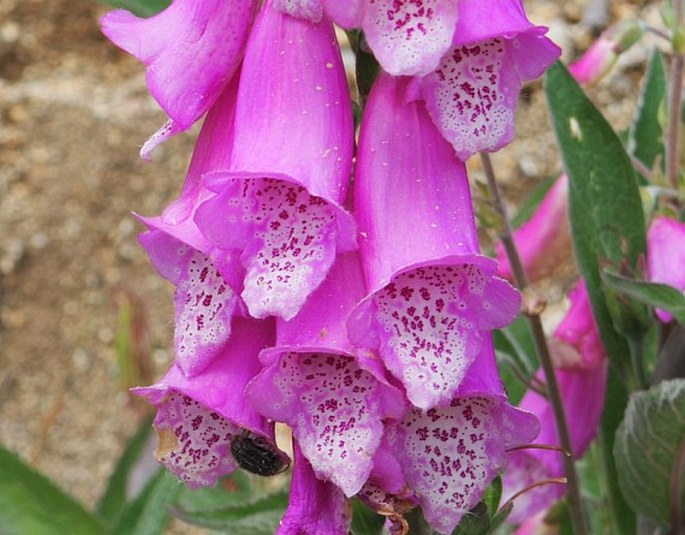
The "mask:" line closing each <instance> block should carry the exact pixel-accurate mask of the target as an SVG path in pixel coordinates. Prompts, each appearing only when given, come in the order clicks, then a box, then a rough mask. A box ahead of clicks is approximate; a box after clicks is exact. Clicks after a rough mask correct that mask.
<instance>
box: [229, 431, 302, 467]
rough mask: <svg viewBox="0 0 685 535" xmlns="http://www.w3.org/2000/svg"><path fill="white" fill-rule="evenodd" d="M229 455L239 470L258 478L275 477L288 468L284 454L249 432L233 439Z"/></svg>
mask: <svg viewBox="0 0 685 535" xmlns="http://www.w3.org/2000/svg"><path fill="white" fill-rule="evenodd" d="M231 453H232V454H233V457H234V458H235V460H236V462H237V463H238V465H239V466H240V467H241V468H243V469H244V470H247V471H248V472H252V473H253V474H257V475H258V476H275V475H276V474H280V473H281V472H283V471H285V470H287V469H288V467H289V466H290V459H289V458H288V456H287V455H286V454H285V453H283V452H282V451H281V450H279V449H278V448H277V447H276V446H274V445H273V444H271V443H269V441H267V440H266V439H265V438H264V437H260V436H259V435H255V434H254V433H251V432H249V431H243V432H242V433H241V434H240V435H236V436H234V437H233V440H232V441H231Z"/></svg>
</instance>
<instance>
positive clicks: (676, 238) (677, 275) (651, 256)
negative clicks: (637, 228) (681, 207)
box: [647, 216, 685, 323]
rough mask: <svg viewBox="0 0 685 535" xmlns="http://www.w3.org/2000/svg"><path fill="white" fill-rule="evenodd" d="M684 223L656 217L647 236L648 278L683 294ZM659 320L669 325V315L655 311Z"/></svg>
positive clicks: (684, 269) (684, 285) (662, 311)
mask: <svg viewBox="0 0 685 535" xmlns="http://www.w3.org/2000/svg"><path fill="white" fill-rule="evenodd" d="M683 266H685V223H681V222H680V221H677V220H675V219H671V218H669V217H664V216H657V217H655V218H654V220H653V221H652V224H651V225H650V227H649V232H648V233H647V275H648V277H649V280H650V281H652V282H660V283H662V284H668V285H670V286H673V287H674V288H677V289H678V290H680V291H681V292H685V268H684V267H683ZM656 314H657V316H658V317H659V319H660V320H661V321H663V322H664V323H668V322H669V321H671V319H672V316H671V315H670V314H669V313H668V312H666V311H665V310H661V309H657V310H656Z"/></svg>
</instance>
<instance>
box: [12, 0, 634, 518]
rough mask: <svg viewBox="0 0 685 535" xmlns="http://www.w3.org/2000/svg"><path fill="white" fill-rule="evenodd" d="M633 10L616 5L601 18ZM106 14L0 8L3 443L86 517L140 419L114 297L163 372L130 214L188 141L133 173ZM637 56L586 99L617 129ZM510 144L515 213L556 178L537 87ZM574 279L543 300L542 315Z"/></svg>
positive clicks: (573, 9) (157, 120)
mask: <svg viewBox="0 0 685 535" xmlns="http://www.w3.org/2000/svg"><path fill="white" fill-rule="evenodd" d="M528 4H529V7H530V8H531V14H532V18H533V19H534V20H535V21H536V22H539V23H545V24H547V25H550V26H551V27H552V35H553V36H554V37H555V38H556V39H557V40H558V41H559V42H560V44H562V46H563V47H564V49H565V53H566V55H567V56H569V57H572V56H574V55H575V54H576V53H577V51H578V49H580V48H582V47H584V46H586V45H587V43H588V42H589V32H588V27H587V25H585V26H583V25H582V24H578V22H579V21H580V20H581V19H582V18H583V13H584V7H583V6H584V5H585V2H582V1H578V2H562V1H561V0H559V1H558V2H553V1H544V0H537V1H531V2H529V3H528ZM637 10H638V6H637V4H635V3H631V2H615V3H614V6H613V12H612V13H613V14H612V18H615V17H616V16H617V15H620V16H623V15H625V14H626V13H628V14H629V13H635V12H637ZM104 11H105V9H104V8H103V7H102V6H101V5H100V4H98V3H96V2H94V1H92V0H69V1H68V0H50V1H47V0H43V1H41V0H0V442H1V443H2V444H4V445H6V446H7V447H9V448H11V449H12V450H14V451H17V452H18V453H19V454H20V455H21V456H22V457H23V458H24V459H26V460H27V461H28V462H30V463H31V464H32V465H33V466H34V467H35V468H37V469H39V470H41V471H43V472H45V473H46V474H47V475H48V476H50V477H51V478H53V479H54V480H55V481H56V482H57V483H58V484H59V485H61V486H62V487H63V488H64V489H66V490H67V491H68V492H70V493H73V494H74V495H75V496H76V497H77V498H78V499H80V500H83V502H84V503H85V504H86V505H87V506H93V505H94V503H95V502H96V500H97V497H98V496H99V495H100V493H101V492H102V491H103V489H104V486H105V483H106V479H107V476H108V474H109V473H110V471H111V470H112V468H113V463H114V462H115V460H116V458H117V456H118V455H119V454H120V452H121V450H122V447H123V445H124V444H125V441H126V439H127V437H128V436H130V435H131V434H132V433H133V431H134V430H135V429H136V427H137V425H138V422H139V420H140V417H141V412H140V410H137V409H136V408H135V407H134V406H132V405H131V403H130V399H129V396H128V394H127V393H126V392H125V389H124V385H123V384H122V381H121V380H120V379H119V378H118V367H117V363H116V352H115V337H116V335H117V330H118V316H119V308H118V307H119V304H120V303H121V302H122V296H123V295H127V293H128V295H131V296H133V299H134V301H139V302H140V303H142V304H141V305H139V306H137V309H136V310H137V311H138V313H140V314H143V315H144V316H145V318H146V321H147V325H148V328H147V331H146V332H147V336H148V339H149V343H150V354H149V366H150V367H151V374H152V377H154V378H155V379H156V378H157V377H159V375H160V374H161V373H162V372H163V370H164V369H165V366H166V365H167V364H168V362H169V360H170V358H171V354H170V350H169V348H170V343H171V340H172V332H173V325H172V307H171V288H170V286H169V285H168V284H167V283H166V282H165V281H163V280H162V279H161V278H160V277H158V276H157V275H156V274H155V273H154V272H153V270H152V268H151V267H150V266H149V264H148V262H147V260H146V258H145V255H144V254H143V252H142V250H141V249H140V248H139V247H138V245H137V241H136V234H137V233H138V232H139V231H140V230H141V226H140V225H139V224H138V223H137V222H136V221H135V220H134V219H133V217H132V216H131V212H138V213H141V214H148V215H152V214H156V213H158V212H159V211H161V209H162V208H163V206H164V205H165V203H166V202H168V201H170V200H171V199H172V198H173V196H174V195H175V194H176V193H177V192H178V190H179V189H180V186H181V183H182V180H183V177H184V173H185V168H186V165H187V162H188V160H189V158H190V154H191V147H192V139H193V137H194V136H193V135H184V136H180V137H179V138H178V139H175V140H172V141H171V142H169V143H167V144H166V145H165V146H163V147H162V148H161V149H160V150H158V152H157V153H156V154H155V163H154V164H145V163H143V162H141V161H140V160H138V158H137V152H138V148H139V147H140V145H141V144H142V143H143V141H144V140H145V138H146V136H147V135H149V134H150V133H151V132H153V131H154V130H155V129H156V128H157V126H159V125H160V124H161V123H162V122H163V120H164V117H163V115H162V113H161V112H160V111H159V110H158V108H157V106H156V104H155V103H154V102H153V101H152V100H151V99H150V98H149V97H148V95H147V93H146V89H145V83H144V73H143V69H142V67H141V66H140V65H139V64H138V63H137V62H136V61H135V60H133V59H132V58H129V57H127V56H125V55H124V54H123V53H121V52H120V51H118V50H117V49H116V48H115V47H114V46H111V45H110V44H109V43H107V42H106V40H105V39H104V38H103V37H102V36H101V35H100V33H99V29H98V18H99V16H100V15H101V14H102V13H104ZM640 54H641V56H640ZM644 56H645V51H644V50H643V51H642V52H640V51H637V52H636V58H637V59H632V60H631V61H632V63H631V62H627V63H626V66H625V68H623V69H621V70H620V71H619V73H618V74H617V75H616V76H614V77H612V78H611V79H610V80H608V81H607V82H605V83H604V84H602V85H600V87H599V88H597V89H596V90H595V91H594V93H593V96H594V97H595V98H596V99H597V100H598V101H599V102H601V103H603V107H604V109H605V110H606V112H607V114H608V116H609V117H610V118H611V120H612V121H613V122H614V123H615V124H618V125H619V126H625V125H626V124H627V121H628V119H629V117H630V115H631V114H632V109H633V108H634V105H635V98H636V94H637V81H638V80H639V74H640V67H639V61H640V59H641V58H643V57H644ZM519 133H520V140H518V141H517V142H516V143H515V144H514V145H513V146H511V147H510V148H508V149H507V150H506V151H505V152H504V153H503V154H500V155H497V156H496V158H495V162H496V164H497V167H498V169H499V173H500V176H501V177H502V178H503V180H504V182H505V190H506V191H507V193H508V194H509V196H510V199H512V200H513V201H514V202H516V201H518V200H520V199H521V198H522V196H523V195H524V194H525V192H527V191H529V190H530V189H531V188H532V187H534V185H535V184H537V183H538V182H539V181H540V180H541V179H543V178H545V177H546V176H548V175H551V174H554V173H556V172H558V170H559V164H558V161H557V158H556V151H555V148H554V140H553V136H552V135H551V132H550V129H549V124H548V119H547V115H546V112H545V110H544V94H543V93H542V86H541V84H540V83H533V84H531V85H530V86H529V87H527V88H526V90H525V92H524V98H522V104H521V111H520V115H519ZM474 170H475V171H476V173H475V174H476V175H477V165H475V166H474ZM569 280H570V279H569V278H568V272H567V273H566V274H565V278H562V279H561V281H555V284H553V285H551V286H549V288H550V289H551V290H550V291H551V292H552V293H551V295H552V298H553V300H554V299H556V300H557V301H558V300H559V298H560V296H561V295H562V293H563V291H562V290H563V289H564V288H565V287H566V286H567V285H568V283H569ZM126 292H127V293H126ZM555 296H556V297H555ZM177 529H178V528H177Z"/></svg>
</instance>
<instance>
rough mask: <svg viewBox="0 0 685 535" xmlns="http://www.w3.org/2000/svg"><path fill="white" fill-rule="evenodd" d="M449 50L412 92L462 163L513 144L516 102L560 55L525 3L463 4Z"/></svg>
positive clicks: (478, 0)
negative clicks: (528, 83)
mask: <svg viewBox="0 0 685 535" xmlns="http://www.w3.org/2000/svg"><path fill="white" fill-rule="evenodd" d="M458 14H459V18H458V21H457V24H456V29H455V31H454V34H453V39H452V42H451V48H450V49H449V51H446V53H445V54H444V55H443V56H442V57H441V59H440V62H439V64H438V65H436V66H435V68H432V69H431V72H423V73H420V74H422V75H423V76H422V77H421V78H417V79H416V81H415V84H416V85H417V86H418V87H414V88H412V92H415V93H417V94H419V95H420V96H422V97H423V98H424V99H425V101H426V107H427V108H428V112H429V113H430V115H431V117H432V119H433V121H434V122H435V124H436V126H437V127H438V129H439V130H440V132H441V133H442V135H443V136H444V137H445V138H446V139H447V140H448V141H449V142H450V143H451V144H452V146H453V147H454V150H455V151H456V153H457V155H458V156H459V158H461V159H462V160H466V159H467V158H468V157H469V156H471V155H472V154H474V153H476V152H478V151H487V152H492V151H496V150H498V149H500V148H501V147H503V146H504V145H506V144H508V143H509V142H511V140H512V139H513V137H514V119H515V114H516V106H517V103H518V96H519V92H520V90H521V87H522V85H523V82H525V81H528V80H533V79H535V78H537V77H539V76H541V75H542V73H543V72H544V71H545V69H547V67H549V66H550V65H551V64H552V62H554V61H555V60H556V59H557V58H558V57H559V55H560V53H561V51H560V49H559V47H557V46H556V45H555V44H554V43H552V41H550V40H549V39H548V38H547V37H545V35H544V34H545V32H546V31H547V28H545V27H542V26H535V25H533V24H532V23H531V22H530V21H529V20H528V18H527V17H526V14H525V12H524V10H523V6H522V4H521V0H469V1H466V2H459V8H458Z"/></svg>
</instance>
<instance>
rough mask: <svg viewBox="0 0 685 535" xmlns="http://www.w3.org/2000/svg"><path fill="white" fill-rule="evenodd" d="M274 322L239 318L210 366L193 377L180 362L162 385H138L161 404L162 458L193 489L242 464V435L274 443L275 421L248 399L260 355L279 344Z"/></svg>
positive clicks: (159, 456)
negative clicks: (236, 447) (236, 450)
mask: <svg viewBox="0 0 685 535" xmlns="http://www.w3.org/2000/svg"><path fill="white" fill-rule="evenodd" d="M273 341H274V326H273V322H271V321H258V320H253V319H242V318H236V319H235V320H234V325H233V335H232V336H231V340H230V342H229V344H228V345H227V346H226V347H225V348H224V350H223V352H222V353H221V355H219V357H217V358H216V359H214V361H212V363H211V364H210V365H209V366H208V367H207V368H205V370H204V371H203V372H202V373H200V374H198V375H195V376H193V377H187V376H186V375H185V374H184V373H183V372H182V371H181V370H180V369H179V367H178V366H177V365H176V364H174V365H173V366H172V367H171V369H170V370H169V372H168V373H167V374H166V375H165V376H164V377H163V378H162V379H161V380H160V381H159V382H158V383H156V384H154V385H152V386H148V387H144V388H136V389H134V390H133V391H134V393H136V394H137V395H139V396H142V397H144V398H146V399H147V400H148V401H150V403H152V404H153V405H155V407H157V416H156V418H155V421H154V425H155V429H156V430H157V434H158V437H159V448H158V450H157V454H156V455H157V459H158V460H159V461H160V462H161V463H162V464H163V465H164V466H166V468H167V469H168V470H170V471H171V472H173V473H174V474H175V475H176V476H178V477H179V478H180V479H181V480H183V482H184V483H186V485H188V486H189V487H191V488H197V487H204V486H210V485H214V484H215V483H216V481H217V479H218V478H220V477H221V476H223V475H226V474H229V473H231V472H233V471H234V470H235V469H236V468H237V467H238V465H239V462H240V460H239V459H238V460H237V459H236V458H235V457H234V456H233V454H232V452H231V443H232V442H233V441H234V439H235V438H236V437H237V436H242V435H243V434H244V433H251V434H252V435H254V436H257V437H260V439H261V440H263V441H265V443H267V444H269V445H270V447H271V448H273V451H274V455H277V456H280V457H282V458H283V462H284V464H287V457H285V454H284V453H282V452H279V450H277V449H276V446H275V445H274V429H273V423H269V422H268V421H267V420H266V418H264V417H263V416H261V415H260V414H258V413H257V412H256V411H255V410H254V408H253V407H252V406H251V404H250V403H249V402H248V401H247V400H246V398H245V395H244V394H243V391H244V389H245V386H246V385H247V383H248V382H249V381H250V380H251V379H252V378H253V377H254V376H255V375H257V373H258V372H259V371H260V370H261V364H260V363H259V359H258V354H259V352H260V351H261V350H262V349H264V348H265V347H267V346H270V345H271V344H273Z"/></svg>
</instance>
